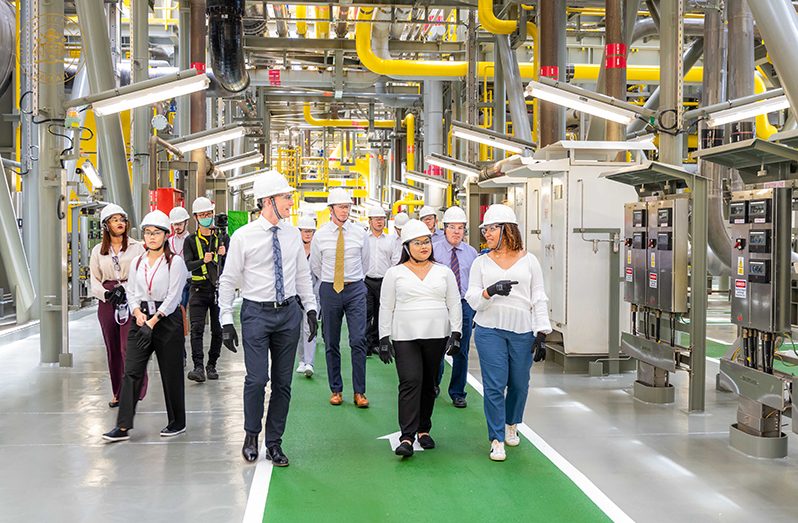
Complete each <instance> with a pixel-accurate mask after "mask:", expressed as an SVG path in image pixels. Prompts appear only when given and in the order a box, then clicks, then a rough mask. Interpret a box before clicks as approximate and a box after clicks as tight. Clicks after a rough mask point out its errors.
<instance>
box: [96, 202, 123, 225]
mask: <svg viewBox="0 0 798 523" xmlns="http://www.w3.org/2000/svg"><path fill="white" fill-rule="evenodd" d="M114 214H121V215H122V216H124V217H125V218H127V213H126V212H125V210H124V209H123V208H121V207H120V206H118V205H117V204H115V203H109V204H108V205H106V206H105V207H103V210H102V211H101V212H100V223H105V220H107V219H108V218H110V217H111V216H113V215H114Z"/></svg>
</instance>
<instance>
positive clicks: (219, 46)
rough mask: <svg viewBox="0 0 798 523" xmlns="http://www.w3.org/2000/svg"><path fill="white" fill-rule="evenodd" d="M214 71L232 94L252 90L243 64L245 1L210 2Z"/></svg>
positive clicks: (210, 29) (209, 19)
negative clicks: (248, 88)
mask: <svg viewBox="0 0 798 523" xmlns="http://www.w3.org/2000/svg"><path fill="white" fill-rule="evenodd" d="M207 13H208V40H209V44H210V51H211V69H212V70H213V73H214V76H215V77H216V79H217V81H218V82H219V85H221V86H222V88H224V89H225V90H226V91H229V92H231V93H240V92H241V91H244V90H245V89H246V88H247V87H249V82H250V79H249V73H248V72H247V69H246V66H245V63H244V22H243V19H244V0H208V8H207Z"/></svg>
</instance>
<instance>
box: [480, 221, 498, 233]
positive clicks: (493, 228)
mask: <svg viewBox="0 0 798 523" xmlns="http://www.w3.org/2000/svg"><path fill="white" fill-rule="evenodd" d="M501 228H502V224H500V223H494V224H491V225H483V226H482V227H480V228H479V230H480V231H481V232H482V234H485V233H486V232H496V231H498V230H499V229H501Z"/></svg>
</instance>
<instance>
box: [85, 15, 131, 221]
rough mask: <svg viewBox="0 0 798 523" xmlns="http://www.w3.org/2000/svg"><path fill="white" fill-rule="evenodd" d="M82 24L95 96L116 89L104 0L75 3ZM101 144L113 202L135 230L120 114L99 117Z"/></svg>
mask: <svg viewBox="0 0 798 523" xmlns="http://www.w3.org/2000/svg"><path fill="white" fill-rule="evenodd" d="M75 5H76V7H77V10H78V20H79V22H80V32H81V37H82V42H83V52H84V53H85V56H86V67H87V68H88V72H89V87H90V88H91V92H92V94H97V93H99V92H102V91H108V90H110V89H115V88H116V78H115V77H114V63H113V60H112V58H111V41H110V39H109V38H108V27H107V25H106V23H105V9H104V2H103V0H82V1H80V2H75ZM96 123H97V145H98V149H99V153H100V165H101V167H100V172H101V173H102V176H103V180H104V182H105V184H106V186H107V187H108V197H109V200H110V201H112V202H114V203H116V204H118V205H121V206H122V208H123V209H125V210H127V212H128V214H129V215H130V218H131V222H132V224H133V226H134V227H135V226H136V224H138V219H139V218H140V216H139V215H138V208H139V206H138V205H134V203H133V193H132V192H131V190H130V176H129V173H128V169H127V154H126V153H125V139H124V137H123V136H122V123H121V120H120V118H119V115H118V114H112V115H109V116H101V117H97V118H96Z"/></svg>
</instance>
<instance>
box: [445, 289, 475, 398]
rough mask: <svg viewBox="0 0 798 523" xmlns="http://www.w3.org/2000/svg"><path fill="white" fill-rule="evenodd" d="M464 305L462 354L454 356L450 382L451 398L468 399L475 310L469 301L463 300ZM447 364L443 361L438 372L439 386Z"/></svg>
mask: <svg viewBox="0 0 798 523" xmlns="http://www.w3.org/2000/svg"><path fill="white" fill-rule="evenodd" d="M461 302H462V304H463V330H462V335H463V336H462V337H461V338H460V353H459V354H457V355H455V356H452V379H451V380H450V381H449V397H450V398H452V399H455V398H465V397H466V391H465V387H466V379H467V377H468V346H469V345H471V329H472V326H473V325H474V314H475V313H474V309H472V308H471V306H470V305H469V304H468V302H467V301H465V300H461ZM445 365H446V363H445V362H444V361H443V359H441V368H440V370H439V371H438V381H437V384H438V385H440V384H441V380H442V379H443V367H444V366H445Z"/></svg>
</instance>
